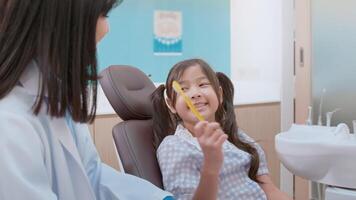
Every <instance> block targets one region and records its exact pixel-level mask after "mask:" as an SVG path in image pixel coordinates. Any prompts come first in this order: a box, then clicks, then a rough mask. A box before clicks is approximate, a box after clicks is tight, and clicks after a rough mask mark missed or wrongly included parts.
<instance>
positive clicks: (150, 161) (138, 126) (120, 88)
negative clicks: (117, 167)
mask: <svg viewBox="0 0 356 200" xmlns="http://www.w3.org/2000/svg"><path fill="white" fill-rule="evenodd" d="M100 76H101V78H100V80H99V81H100V84H101V87H102V88H103V91H104V93H105V95H106V97H107V99H108V100H109V102H110V104H111V106H112V107H113V108H114V110H115V112H116V113H117V114H118V115H119V117H120V118H121V119H123V120H124V121H123V122H120V123H119V124H117V125H116V126H114V128H113V137H114V142H115V145H116V148H117V151H118V154H119V156H120V159H121V162H122V165H123V168H124V171H125V173H128V174H132V175H134V176H138V177H141V178H143V179H146V180H148V181H150V182H151V183H153V184H155V185H156V186H158V187H160V188H163V185H162V175H161V171H160V169H159V166H158V162H157V158H156V151H155V148H154V145H153V141H154V134H153V127H152V119H151V118H152V112H153V106H152V103H151V100H150V95H151V94H152V92H153V91H154V90H155V88H156V87H155V85H154V84H153V83H152V81H151V80H150V79H149V78H148V77H147V76H146V75H145V74H144V73H143V72H142V71H140V70H139V69H137V68H135V67H132V66H124V65H115V66H110V67H108V68H106V69H105V70H104V71H102V72H101V73H100Z"/></svg>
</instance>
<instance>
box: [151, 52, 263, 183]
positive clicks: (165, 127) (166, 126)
mask: <svg viewBox="0 0 356 200" xmlns="http://www.w3.org/2000/svg"><path fill="white" fill-rule="evenodd" d="M192 66H199V67H200V68H201V69H202V71H203V73H204V74H205V75H206V77H207V78H208V80H209V81H210V83H211V86H212V87H213V89H214V91H215V93H216V94H217V95H218V97H219V94H220V87H221V88H222V102H220V98H218V99H219V107H218V109H217V111H216V113H215V119H216V121H217V122H218V123H219V124H220V125H221V127H222V129H223V130H224V132H225V134H227V135H228V140H229V141H230V142H231V143H233V144H234V145H235V146H236V147H237V148H239V149H241V150H243V151H245V152H247V153H249V154H250V155H251V167H250V170H249V174H248V176H249V177H250V178H251V179H252V180H254V181H256V182H259V181H258V180H257V171H258V168H259V163H260V161H259V156H258V153H257V150H256V148H255V147H254V146H253V145H252V144H250V143H248V142H245V141H242V140H240V138H239V137H238V126H237V122H236V116H235V111H234V102H233V101H234V85H233V83H232V82H231V80H230V78H229V77H227V76H226V75H225V74H224V73H221V72H216V73H215V72H214V70H213V69H212V68H211V67H210V66H209V64H208V63H206V62H205V61H204V60H201V59H189V60H184V61H181V62H179V63H177V64H175V65H174V66H173V67H172V69H171V70H170V71H169V73H168V78H167V80H166V84H165V85H166V86H164V85H160V86H159V87H158V88H157V89H156V90H155V91H154V92H153V93H152V96H151V98H152V103H153V107H154V111H155V112H154V113H153V130H154V133H155V146H156V148H157V147H158V146H159V144H160V143H161V142H162V141H163V139H164V138H165V137H166V136H168V135H172V134H174V131H175V128H176V126H177V124H178V123H179V122H180V121H181V119H180V118H179V116H178V115H177V114H174V113H172V112H170V111H169V109H168V107H167V105H166V103H165V100H164V92H166V95H167V98H169V101H170V102H171V105H173V106H174V105H175V103H176V99H177V95H176V93H175V92H174V91H173V88H172V82H173V81H174V80H179V79H180V78H181V77H182V75H183V73H184V71H185V70H186V69H187V68H189V67H192Z"/></svg>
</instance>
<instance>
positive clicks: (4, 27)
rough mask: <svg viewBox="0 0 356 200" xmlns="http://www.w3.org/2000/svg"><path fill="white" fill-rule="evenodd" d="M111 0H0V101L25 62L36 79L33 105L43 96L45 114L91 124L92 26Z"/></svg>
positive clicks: (36, 107) (94, 83)
mask: <svg viewBox="0 0 356 200" xmlns="http://www.w3.org/2000/svg"><path fill="white" fill-rule="evenodd" d="M118 3H120V2H118V1H117V0H66V1H64V0H31V1H23V0H0V83H1V84H0V99H1V98H3V97H5V96H6V95H7V94H8V93H9V92H10V91H11V90H12V89H13V88H14V87H15V85H16V84H17V83H18V81H19V78H20V76H21V74H22V73H23V71H24V69H25V68H26V66H27V65H28V64H29V63H30V62H31V60H36V61H37V64H38V67H39V71H40V76H41V79H40V80H41V82H40V85H39V94H38V97H37V100H36V102H35V104H34V105H33V112H34V114H38V113H39V111H40V108H41V106H42V103H43V101H44V98H45V94H46V93H47V94H46V96H47V97H48V107H47V112H48V114H49V115H50V116H53V117H63V116H64V115H65V113H66V112H67V111H68V112H69V113H70V114H71V116H72V118H73V120H74V121H77V122H92V121H93V119H94V117H95V110H96V93H97V80H98V76H97V59H96V41H95V40H96V25H97V21H98V19H99V17H100V16H106V15H107V14H108V12H109V11H110V10H111V9H112V8H113V7H114V6H116V5H117V4H118Z"/></svg>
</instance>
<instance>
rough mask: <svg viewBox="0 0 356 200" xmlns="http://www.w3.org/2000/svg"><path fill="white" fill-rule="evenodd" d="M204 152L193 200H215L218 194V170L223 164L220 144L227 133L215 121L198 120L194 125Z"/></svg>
mask: <svg viewBox="0 0 356 200" xmlns="http://www.w3.org/2000/svg"><path fill="white" fill-rule="evenodd" d="M194 134H195V136H196V137H197V139H198V142H199V144H200V147H201V148H202V151H203V154H204V163H203V167H202V169H201V172H200V181H199V185H198V187H197V189H196V190H195V193H194V196H193V200H201V199H204V200H210V199H212V200H215V199H217V195H218V185H219V172H220V169H221V166H222V164H223V161H224V158H223V152H222V145H223V143H224V142H225V140H226V139H227V135H226V134H225V133H224V132H223V131H222V130H221V128H220V125H219V124H218V123H216V122H213V123H208V122H206V121H204V122H198V123H197V124H196V125H195V127H194Z"/></svg>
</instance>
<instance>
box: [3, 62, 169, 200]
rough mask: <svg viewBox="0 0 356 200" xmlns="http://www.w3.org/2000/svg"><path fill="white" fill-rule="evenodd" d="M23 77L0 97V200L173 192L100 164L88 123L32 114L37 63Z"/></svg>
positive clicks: (109, 199)
mask: <svg viewBox="0 0 356 200" xmlns="http://www.w3.org/2000/svg"><path fill="white" fill-rule="evenodd" d="M20 82H21V85H22V86H16V87H15V88H14V89H13V90H12V91H11V93H10V94H8V95H7V96H6V97H5V98H3V99H1V100H0V199H1V200H24V199H26V200H52V199H61V200H94V199H100V200H104V199H105V200H116V199H123V200H126V199H128V200H136V199H137V200H138V199H139V200H141V199H148V200H149V199H152V200H156V199H157V200H158V199H163V198H164V197H166V196H168V195H170V194H169V193H167V192H165V191H162V190H160V189H159V188H157V187H155V186H154V185H152V184H150V183H149V182H147V181H145V180H142V179H139V178H136V177H134V176H130V175H127V174H122V173H119V172H117V171H115V170H113V169H112V168H110V167H108V166H106V165H105V164H102V163H101V161H100V158H99V156H98V154H97V152H96V149H95V146H94V145H93V142H92V140H91V138H90V134H89V131H88V128H87V126H86V125H85V124H76V123H74V122H73V121H72V120H71V119H70V118H69V117H67V118H50V117H49V116H48V115H46V113H45V112H44V111H43V112H41V113H40V114H39V115H38V116H34V115H33V114H32V110H31V107H32V105H33V103H34V101H35V99H36V95H37V86H38V85H37V84H38V67H37V66H36V63H35V62H32V63H31V64H30V65H29V66H28V67H27V69H26V70H25V72H24V74H23V75H22V76H21V79H20ZM0 84H1V83H0ZM44 110H45V109H44ZM99 134H100V133H99Z"/></svg>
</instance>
